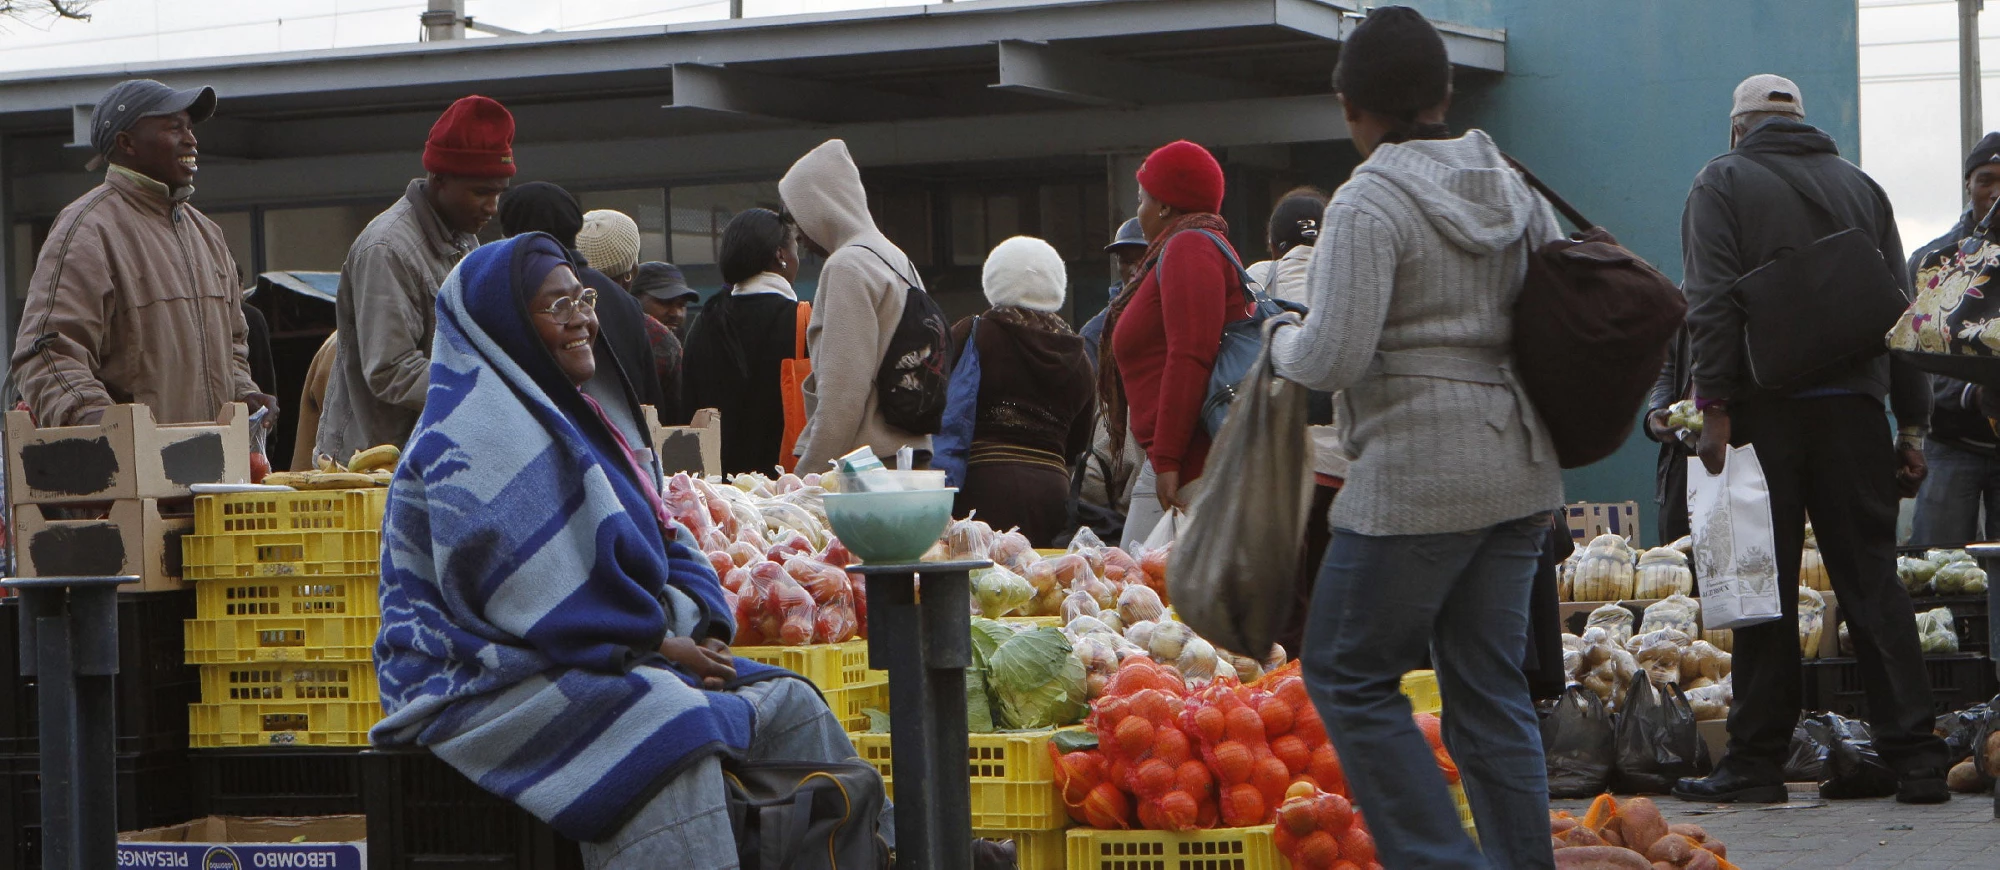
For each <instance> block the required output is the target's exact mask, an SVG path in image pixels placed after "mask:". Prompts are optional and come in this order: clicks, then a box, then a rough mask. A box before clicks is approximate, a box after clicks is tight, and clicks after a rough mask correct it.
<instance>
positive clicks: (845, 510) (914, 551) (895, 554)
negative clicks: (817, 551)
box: [826, 488, 958, 565]
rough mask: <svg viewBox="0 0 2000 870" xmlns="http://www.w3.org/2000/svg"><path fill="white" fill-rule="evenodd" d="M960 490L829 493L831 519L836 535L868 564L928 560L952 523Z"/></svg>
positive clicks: (827, 498) (828, 507)
mask: <svg viewBox="0 0 2000 870" xmlns="http://www.w3.org/2000/svg"><path fill="white" fill-rule="evenodd" d="M957 495H958V490H957V489H951V488H947V489H919V490H911V491H907V492H830V493H827V494H826V518H827V521H828V522H830V523H832V524H833V533H834V534H836V535H839V536H840V542H841V543H842V544H846V545H847V549H848V550H850V551H852V552H853V553H854V555H855V557H857V558H859V559H860V560H861V561H863V562H873V563H876V564H885V565H894V564H898V563H903V562H915V561H917V560H918V559H921V558H923V555H924V553H925V552H926V551H928V550H930V548H931V545H932V544H935V543H937V541H938V538H939V537H940V536H942V535H943V534H944V529H945V527H946V526H948V525H950V524H951V503H952V499H953V498H955V497H956V496H957Z"/></svg>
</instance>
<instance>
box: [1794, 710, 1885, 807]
mask: <svg viewBox="0 0 2000 870" xmlns="http://www.w3.org/2000/svg"><path fill="white" fill-rule="evenodd" d="M1801 724H1802V725H1803V726H1804V727H1805V729H1806V732H1807V733H1808V734H1810V735H1811V736H1812V739H1813V740H1815V741H1817V742H1818V743H1819V745H1820V746H1821V747H1822V755H1821V763H1822V767H1821V770H1820V779H1819V796H1820V797H1822V798H1825V799H1827V800H1845V799H1848V798H1871V797H1886V796H1888V795H1892V794H1895V793H1896V772H1895V771H1894V770H1891V769H1889V765H1888V763H1887V762H1885V761H1883V760H1882V756H1881V755H1880V754H1879V753H1877V752H1876V751H1875V738H1874V735H1873V734H1870V733H1869V731H1868V726H1867V724H1866V723H1863V722H1857V721H1855V720H1853V719H1849V718H1846V717H1844V716H1841V715H1840V714H1838V713H1815V714H1813V715H1811V716H1808V717H1806V719H1805V721H1804V722H1802V723H1801Z"/></svg>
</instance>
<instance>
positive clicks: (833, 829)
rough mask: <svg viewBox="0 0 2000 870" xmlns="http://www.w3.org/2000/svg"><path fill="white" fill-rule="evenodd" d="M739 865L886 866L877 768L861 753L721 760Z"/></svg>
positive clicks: (747, 869)
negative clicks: (823, 758) (825, 758)
mask: <svg viewBox="0 0 2000 870" xmlns="http://www.w3.org/2000/svg"><path fill="white" fill-rule="evenodd" d="M722 775H723V779H724V780H725V781H726V783H727V785H728V787H729V827H730V828H731V830H732V831H734V833H735V835H736V858H737V861H738V862H740V863H741V865H742V867H743V870H888V867H889V844H888V843H887V842H886V841H884V840H883V839H882V835H881V831H880V828H881V817H882V806H883V804H884V803H885V802H886V801H887V797H886V796H885V795H884V789H883V786H882V774H881V773H880V772H878V771H876V770H875V768H874V766H872V765H870V764H869V763H868V762H865V761H862V760H861V759H858V758H850V759H848V760H846V761H835V762H830V763H820V762H810V761H733V760H732V761H725V762H724V763H723V766H722Z"/></svg>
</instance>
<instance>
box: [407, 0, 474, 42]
mask: <svg viewBox="0 0 2000 870" xmlns="http://www.w3.org/2000/svg"><path fill="white" fill-rule="evenodd" d="M417 17H418V18H419V19H420V20H422V21H423V23H424V41H425V42H441V41H443V40H447V39H464V38H465V20H466V19H465V0H430V6H429V8H427V9H425V10H424V12H423V14H422V15H419V16H417Z"/></svg>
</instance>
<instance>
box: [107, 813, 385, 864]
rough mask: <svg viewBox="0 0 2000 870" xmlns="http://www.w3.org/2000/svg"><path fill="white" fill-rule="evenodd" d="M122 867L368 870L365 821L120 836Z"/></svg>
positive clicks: (198, 825) (326, 819) (202, 822)
mask: <svg viewBox="0 0 2000 870" xmlns="http://www.w3.org/2000/svg"><path fill="white" fill-rule="evenodd" d="M118 866H120V867H189V868H199V870H211V868H227V870H252V868H263V867H310V868H314V870H367V867H368V819H367V817H366V816H358V815H357V816H310V817H305V818H254V817H252V818H244V817H238V816H209V817H207V818H200V819H195V820H194V821H192V822H182V823H181V824H178V825H168V826H166V827H164V828H148V829H146V830H143V831H128V832H125V833H122V834H119V835H118Z"/></svg>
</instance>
